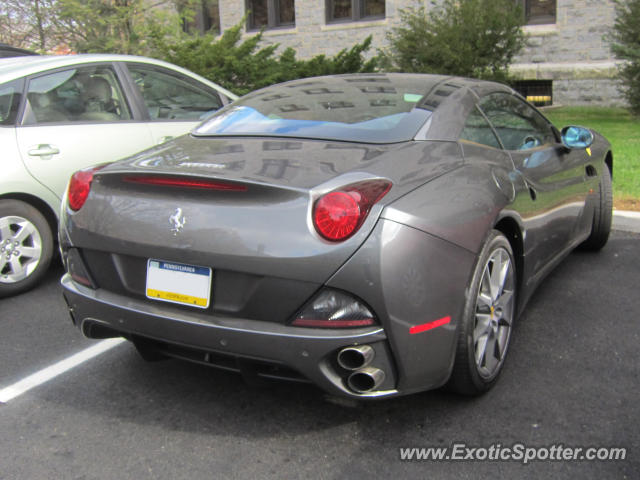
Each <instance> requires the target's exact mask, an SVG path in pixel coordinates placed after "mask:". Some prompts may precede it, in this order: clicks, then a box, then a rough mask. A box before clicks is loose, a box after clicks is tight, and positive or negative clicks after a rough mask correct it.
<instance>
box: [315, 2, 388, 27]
mask: <svg viewBox="0 0 640 480" xmlns="http://www.w3.org/2000/svg"><path fill="white" fill-rule="evenodd" d="M384 3H385V0H326V8H327V23H332V22H354V21H358V20H375V19H378V18H384Z"/></svg>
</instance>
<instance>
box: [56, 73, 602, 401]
mask: <svg viewBox="0 0 640 480" xmlns="http://www.w3.org/2000/svg"><path fill="white" fill-rule="evenodd" d="M612 168H613V156H612V152H611V146H610V144H609V143H608V142H607V141H606V140H605V139H604V138H603V137H601V136H600V135H598V134H597V133H595V132H592V131H590V130H588V129H586V128H582V127H576V126H570V127H565V128H564V129H563V130H562V131H559V130H558V129H556V128H555V127H554V126H553V125H552V124H551V123H550V122H549V121H548V120H547V119H546V118H545V117H544V116H543V115H542V114H541V113H540V112H539V111H537V110H536V109H535V108H534V107H532V106H531V105H529V104H528V103H527V102H526V101H524V100H523V99H522V98H521V97H520V96H519V95H518V94H517V93H515V92H514V91H513V90H511V89H510V88H509V87H507V86H504V85H501V84H497V83H491V82H485V81H478V80H471V79H463V78H454V77H444V76H436V75H408V74H367V75H344V76H333V77H320V78H310V79H304V80H297V81H293V82H288V83H284V84H280V85H275V86H272V87H268V88H265V89H263V90H259V91H257V92H254V93H251V94H249V95H247V96H245V97H243V98H241V99H240V100H238V101H236V102H234V103H232V104H231V105H228V106H227V107H225V108H223V109H221V110H220V111H219V112H218V113H216V114H215V115H214V116H213V117H211V118H209V119H208V120H207V121H206V122H205V123H203V124H202V125H200V126H199V127H197V128H196V129H195V130H194V131H193V132H192V133H191V134H190V135H187V136H183V137H181V138H178V139H176V140H174V141H171V142H169V143H167V144H164V145H161V146H158V147H155V148H153V149H151V150H147V151H146V152H143V153H142V154H138V155H136V156H134V157H131V158H128V159H125V160H122V161H118V162H115V163H111V164H108V165H106V166H105V165H103V166H97V167H95V168H91V169H88V170H82V171H79V172H77V173H76V174H74V176H73V178H72V179H71V181H70V183H69V186H68V191H67V195H66V203H65V205H64V206H63V212H62V221H61V226H60V245H61V247H62V252H63V260H64V263H65V266H66V269H67V272H68V273H66V274H65V275H64V277H63V278H62V285H63V287H64V297H65V299H66V301H67V303H68V305H69V311H70V312H71V316H72V318H73V322H74V324H75V325H76V326H77V327H79V328H80V329H81V330H82V332H83V333H84V334H85V335H86V336H88V337H91V338H106V337H114V336H123V337H125V338H127V339H129V340H131V341H132V342H133V344H134V345H135V346H136V348H137V349H138V350H139V351H140V353H141V354H142V356H143V357H144V358H145V359H149V360H153V359H159V358H164V357H177V358H182V359H188V360H191V361H194V362H199V363H203V364H207V365H212V366H217V367H221V368H224V369H229V370H235V371H239V372H241V373H242V374H243V375H244V376H245V377H246V378H247V379H250V380H252V379H253V380H255V379H258V378H260V377H268V378H278V379H289V380H296V381H311V382H313V383H315V384H317V385H318V386H320V387H322V388H323V389H325V390H326V391H328V392H330V393H333V394H338V395H345V396H348V397H354V398H379V397H385V396H393V395H402V394H408V393H412V392H418V391H421V390H427V389H432V388H436V387H440V386H442V385H445V384H446V385H448V386H449V387H450V388H452V389H453V390H455V391H458V392H461V393H466V394H478V393H482V392H484V391H486V390H487V389H489V388H490V387H491V386H492V385H493V384H494V383H495V381H496V378H497V377H498V374H499V373H500V371H501V368H502V366H503V363H504V360H505V356H506V354H507V350H508V347H509V339H510V337H511V333H512V330H513V326H514V321H515V319H516V318H517V316H518V314H519V313H520V312H521V311H522V309H523V307H524V305H525V304H526V302H527V300H528V299H529V298H530V296H531V294H532V292H533V291H534V289H535V287H536V286H537V285H538V284H539V283H540V282H541V281H542V279H543V278H544V277H545V275H546V274H547V273H549V271H550V270H551V269H552V268H553V267H554V266H555V265H557V264H558V262H559V261H560V260H561V259H562V258H563V257H564V256H565V255H567V254H568V253H569V252H570V251H571V250H572V249H574V248H575V247H577V246H582V247H584V248H588V249H592V250H598V249H600V248H602V247H603V246H604V245H605V243H606V242H607V238H608V236H609V230H610V227H611V209H612V200H611V172H612Z"/></svg>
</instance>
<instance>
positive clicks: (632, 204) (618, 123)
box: [545, 107, 640, 210]
mask: <svg viewBox="0 0 640 480" xmlns="http://www.w3.org/2000/svg"><path fill="white" fill-rule="evenodd" d="M545 115H546V116H547V117H549V120H551V121H552V122H553V123H554V125H555V126H556V127H558V128H562V127H564V126H566V125H582V126H584V127H589V128H592V129H594V130H596V131H598V132H599V133H601V134H602V135H604V136H605V137H606V138H607V140H609V142H611V145H612V151H613V199H614V206H615V207H616V208H619V209H622V210H640V119H638V118H633V117H632V116H631V114H629V112H628V111H627V110H624V109H622V108H604V107H560V108H549V109H545Z"/></svg>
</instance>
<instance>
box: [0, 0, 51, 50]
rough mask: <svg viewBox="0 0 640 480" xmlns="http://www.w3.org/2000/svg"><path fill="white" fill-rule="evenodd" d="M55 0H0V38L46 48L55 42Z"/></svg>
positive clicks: (11, 43) (9, 41)
mask: <svg viewBox="0 0 640 480" xmlns="http://www.w3.org/2000/svg"><path fill="white" fill-rule="evenodd" d="M55 6H56V5H55V0H32V1H29V2H26V1H24V0H3V1H2V2H0V42H2V43H7V44H9V45H12V46H14V47H20V48H31V49H34V50H38V51H40V52H45V51H47V50H48V49H50V48H52V47H54V46H55V40H54V38H53V37H54V35H53V31H54V28H55V27H54V19H55Z"/></svg>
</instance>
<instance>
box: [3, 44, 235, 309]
mask: <svg viewBox="0 0 640 480" xmlns="http://www.w3.org/2000/svg"><path fill="white" fill-rule="evenodd" d="M236 98H237V97H236V96H235V95H234V94H233V93H231V92H229V91H227V90H225V89H224V88H222V87H220V86H219V85H216V84H215V83H212V82H210V81H208V80H207V79H205V78H203V77H200V76H199V75H196V74H195V73H193V72H190V71H188V70H185V69H183V68H180V67H178V66H176V65H172V64H169V63H166V62H162V61H159V60H154V59H151V58H144V57H134V56H128V55H69V56H30V57H15V58H3V59H0V149H1V151H2V174H1V175H0V297H4V296H7V295H13V294H15V293H19V292H22V291H24V290H26V289H28V288H30V287H32V286H33V285H35V284H36V283H37V282H38V280H39V279H40V278H41V277H42V275H43V274H44V273H45V272H46V270H47V268H48V266H49V264H50V262H51V258H52V255H53V252H54V250H55V248H54V242H55V239H54V235H53V232H55V231H56V228H57V221H58V213H59V208H60V200H61V198H62V196H63V193H64V190H65V188H66V185H67V182H68V180H69V177H70V176H71V174H72V173H73V172H75V171H76V170H79V169H82V168H85V167H87V166H89V165H93V164H96V163H103V162H109V161H114V160H117V159H119V158H121V157H125V156H128V155H132V154H134V153H136V152H138V151H140V150H143V149H145V148H148V147H150V146H153V145H155V144H159V143H163V142H165V141H168V140H170V139H172V138H174V137H177V136H179V135H183V134H185V133H187V132H189V131H190V130H191V129H192V128H193V127H195V126H196V125H198V124H199V123H200V122H201V120H202V119H204V118H206V117H207V116H209V115H210V114H211V113H213V112H215V111H216V110H218V109H219V108H221V107H223V106H224V105H226V104H227V103H229V102H231V101H233V100H235V99H236Z"/></svg>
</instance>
